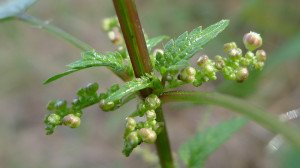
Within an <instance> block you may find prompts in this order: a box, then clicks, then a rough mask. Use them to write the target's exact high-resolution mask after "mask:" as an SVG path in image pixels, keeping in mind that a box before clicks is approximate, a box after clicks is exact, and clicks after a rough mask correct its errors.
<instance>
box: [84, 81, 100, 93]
mask: <svg viewBox="0 0 300 168" xmlns="http://www.w3.org/2000/svg"><path fill="white" fill-rule="evenodd" d="M85 89H86V92H87V93H88V94H91V93H95V92H96V91H97V90H98V89H99V85H98V83H96V82H95V83H89V84H88V85H87V86H86V87H85Z"/></svg>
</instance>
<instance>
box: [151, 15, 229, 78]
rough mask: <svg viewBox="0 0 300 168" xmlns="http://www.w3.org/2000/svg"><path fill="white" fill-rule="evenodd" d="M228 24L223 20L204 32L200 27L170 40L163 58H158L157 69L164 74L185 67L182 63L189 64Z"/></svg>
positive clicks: (165, 47)
mask: <svg viewBox="0 0 300 168" xmlns="http://www.w3.org/2000/svg"><path fill="white" fill-rule="evenodd" d="M228 23H229V21H228V20H221V21H220V22H218V23H216V24H213V25H211V26H209V27H208V28H206V29H204V30H202V28H201V27H198V28H196V29H194V30H193V31H191V32H190V33H188V32H185V33H183V34H182V35H180V36H179V37H178V38H177V39H175V40H173V39H172V40H170V41H169V42H167V43H166V44H165V46H164V52H165V53H164V55H163V57H158V58H157V61H156V69H157V70H159V71H160V72H162V69H166V70H167V71H169V70H171V69H176V67H177V66H178V65H184V64H183V63H182V62H187V60H188V59H190V58H191V57H192V56H193V55H195V54H196V53H197V52H198V51H200V50H201V49H202V46H203V45H204V44H206V43H207V42H209V41H210V40H211V39H213V38H215V37H216V36H217V35H218V34H219V33H220V32H222V31H223V30H224V29H225V28H226V27H227V26H228Z"/></svg>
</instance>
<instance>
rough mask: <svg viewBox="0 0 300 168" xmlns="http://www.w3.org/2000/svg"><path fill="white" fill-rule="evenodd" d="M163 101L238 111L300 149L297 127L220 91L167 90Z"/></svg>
mask: <svg viewBox="0 0 300 168" xmlns="http://www.w3.org/2000/svg"><path fill="white" fill-rule="evenodd" d="M160 98H161V99H162V101H163V102H177V101H180V102H182V101H187V102H193V103H197V104H212V105H217V106H222V107H224V108H227V109H230V110H232V111H235V112H237V113H240V114H242V115H244V116H246V117H248V118H249V119H251V120H253V121H254V122H256V123H257V124H259V125H261V126H263V127H264V128H266V129H268V130H270V131H272V132H274V133H279V134H281V135H283V136H284V137H285V138H286V140H288V141H289V142H290V143H291V144H293V145H294V146H295V147H297V148H298V149H300V134H299V131H297V130H296V129H295V128H293V127H291V126H289V125H287V124H284V123H282V122H280V121H279V119H278V118H277V117H275V116H273V115H271V114H269V113H267V112H265V111H263V110H261V109H260V108H257V107H255V106H253V105H251V104H249V102H246V101H243V100H240V99H237V98H234V97H231V96H227V95H223V94H219V93H199V92H181V91H173V92H166V93H164V94H163V95H162V96H161V97H160Z"/></svg>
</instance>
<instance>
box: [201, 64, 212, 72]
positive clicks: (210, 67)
mask: <svg viewBox="0 0 300 168" xmlns="http://www.w3.org/2000/svg"><path fill="white" fill-rule="evenodd" d="M203 70H204V72H205V74H212V73H214V72H215V68H214V67H213V66H212V65H210V64H207V65H205V66H204V67H203Z"/></svg>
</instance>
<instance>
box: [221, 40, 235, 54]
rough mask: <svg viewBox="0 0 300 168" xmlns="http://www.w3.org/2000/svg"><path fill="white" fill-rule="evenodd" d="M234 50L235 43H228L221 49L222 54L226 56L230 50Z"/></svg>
mask: <svg viewBox="0 0 300 168" xmlns="http://www.w3.org/2000/svg"><path fill="white" fill-rule="evenodd" d="M235 48H237V45H236V43H235V42H230V43H226V44H224V48H223V49H224V52H225V53H226V54H228V53H229V52H230V51H231V50H233V49H235Z"/></svg>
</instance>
